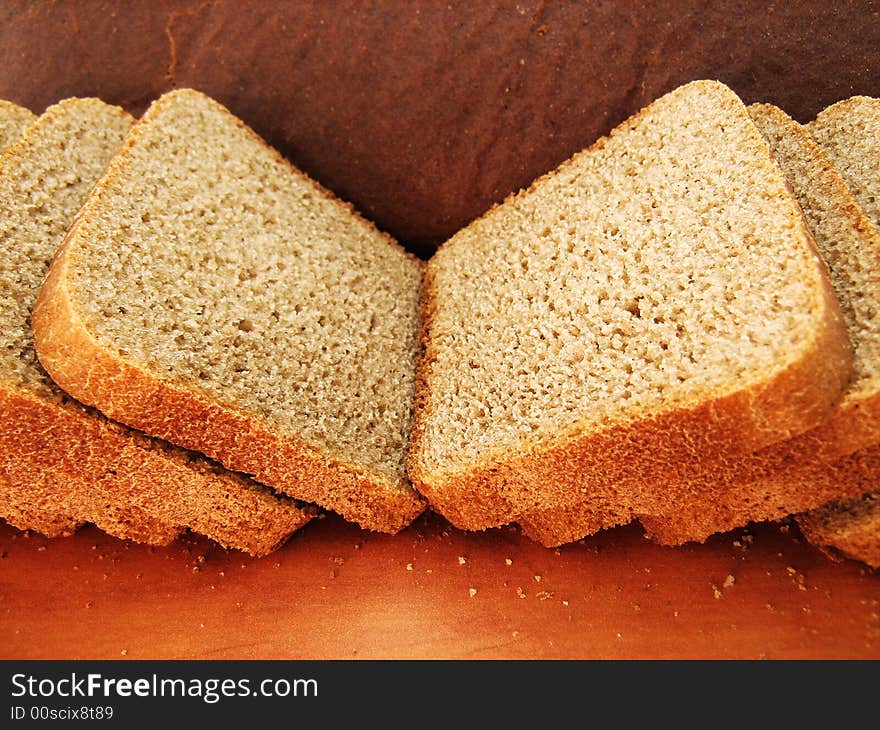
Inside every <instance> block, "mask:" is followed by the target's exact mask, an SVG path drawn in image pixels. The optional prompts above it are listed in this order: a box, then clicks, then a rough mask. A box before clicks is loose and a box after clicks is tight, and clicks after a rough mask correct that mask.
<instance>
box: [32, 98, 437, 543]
mask: <svg viewBox="0 0 880 730" xmlns="http://www.w3.org/2000/svg"><path fill="white" fill-rule="evenodd" d="M194 93H197V92H193V91H191V90H180V91H176V92H172V94H171V95H168V96H172V95H179V94H194ZM168 96H166V97H164V98H166V99H167V98H168ZM159 103H161V102H159ZM237 123H238V124H239V125H240V128H242V129H244V130H247V131H248V133H249V134H251V135H253V137H254V138H256V139H257V140H259V142H260V143H261V144H263V145H265V142H263V140H261V139H260V138H259V137H258V136H257V135H256V133H254V132H253V131H251V130H250V129H249V128H248V127H247V126H246V125H244V123H243V122H240V121H238V120H237ZM137 130H138V125H135V127H134V129H133V131H132V134H131V135H130V136H129V138H128V142H127V146H131V145H132V144H134V143H135V142H136V139H137ZM273 154H274V155H275V156H276V157H277V159H278V160H281V161H282V162H284V164H285V165H286V166H287V167H288V168H289V169H290V170H291V171H293V172H294V173H295V174H301V173H296V171H295V170H294V168H293V167H292V166H291V165H290V163H289V162H286V161H284V160H283V158H281V156H280V155H279V154H278V153H277V152H275V151H274V150H273ZM125 165H126V156H125V149H123V151H122V152H121V153H120V154H119V155H117V157H116V158H114V160H112V161H111V163H110V165H109V166H108V168H107V171H106V173H105V175H104V176H103V177H102V179H101V180H99V181H98V183H97V184H96V185H95V188H94V190H93V191H92V194H91V196H90V199H94V198H96V197H98V196H100V194H101V191H102V190H104V189H105V188H107V187H108V185H109V184H111V183H112V181H113V180H114V179H115V177H116V176H118V175H120V174H122V173H124V170H125ZM327 194H328V195H330V193H329V192H327ZM331 197H332V196H331ZM332 199H333V200H334V201H335V202H336V203H337V204H338V205H340V206H343V207H344V208H345V209H346V210H347V211H349V212H353V209H352V208H351V207H350V206H348V205H346V204H345V203H342V202H341V201H338V199H336V198H335V197H333V198H332ZM88 212H89V205H88V202H87V203H86V205H85V206H84V207H83V210H82V211H81V212H80V215H79V216H77V218H76V220H75V221H74V223H73V225H72V226H71V228H70V230H69V231H68V234H67V237H66V238H65V240H64V242H63V243H62V245H61V247H60V248H59V250H58V252H57V254H56V255H55V258H54V259H53V262H52V265H51V267H50V270H49V274H48V276H47V277H46V280H45V282H44V284H43V286H42V288H41V289H40V292H39V295H38V297H37V302H36V305H35V307H34V313H33V319H32V322H33V328H34V336H35V341H36V348H37V353H38V355H39V357H40V362H41V363H42V364H43V366H44V367H45V368H46V370H47V372H49V374H50V375H51V376H52V378H53V379H54V380H55V381H56V382H57V383H58V384H59V385H60V386H61V387H62V388H63V389H64V390H66V391H68V392H69V393H71V394H72V395H74V396H75V397H76V398H78V399H79V400H80V401H82V402H83V403H86V404H88V405H92V406H94V407H96V408H98V409H99V410H101V411H102V412H103V413H104V414H106V415H107V416H108V417H110V418H112V419H114V420H117V421H120V422H122V423H126V424H127V425H129V426H132V427H134V428H137V429H139V430H142V431H145V432H146V433H149V434H151V435H153V436H157V437H159V438H162V439H165V440H167V441H170V442H172V443H175V444H178V445H180V446H182V447H183V448H186V449H190V450H192V451H198V452H201V453H203V454H206V455H208V456H209V457H211V458H213V459H216V460H217V461H219V462H220V463H222V464H223V465H224V466H226V467H227V468H229V469H232V470H233V471H239V472H244V473H247V474H250V475H253V477H254V478H255V479H256V480H257V481H259V482H261V483H264V484H268V485H271V486H272V487H274V488H277V489H279V490H281V491H283V492H285V493H286V494H288V495H290V496H292V497H295V498H296V499H301V500H304V501H307V502H315V503H318V504H320V505H322V506H324V507H326V508H328V509H331V510H334V511H336V512H338V513H339V514H341V515H342V516H343V517H345V518H346V519H347V520H350V521H353V522H357V523H358V524H360V525H361V526H362V527H364V528H367V529H371V530H377V531H380V532H387V533H392V534H393V533H396V532H398V531H400V530H401V529H403V528H404V527H406V526H407V525H409V524H410V523H411V522H412V521H413V520H414V519H415V518H416V517H417V516H418V515H419V514H421V513H422V512H423V511H424V509H425V506H426V503H425V501H424V500H423V499H422V498H421V496H420V495H418V494H417V493H416V492H415V491H414V490H413V489H412V488H411V487H410V486H409V484H405V483H404V484H393V483H389V482H388V481H386V480H383V479H382V478H381V477H378V476H374V475H371V474H368V473H366V471H365V470H363V469H360V468H357V467H354V466H352V465H349V464H346V463H344V462H343V460H342V459H341V458H335V457H334V456H332V455H330V454H323V453H319V452H318V451H316V450H315V449H313V448H311V447H309V446H307V445H306V444H304V443H302V442H301V441H299V440H298V439H296V438H295V437H293V436H291V435H290V434H286V433H282V432H281V431H280V430H279V429H277V428H276V427H274V425H273V424H271V423H269V422H268V421H264V420H261V419H259V418H256V417H254V416H252V415H250V414H246V413H243V412H241V411H240V410H238V409H236V408H235V407H234V406H232V405H230V404H226V403H221V402H216V401H214V400H212V399H211V398H209V397H208V396H207V395H205V394H202V393H200V392H196V391H195V390H187V389H186V388H184V387H180V386H177V385H175V384H171V383H168V382H165V381H163V380H162V379H160V378H159V377H158V376H156V375H155V374H153V373H151V372H149V371H148V370H147V369H146V368H144V367H141V366H140V365H138V364H136V363H131V362H128V361H126V360H124V359H123V358H122V357H120V356H118V354H116V353H115V352H112V351H111V350H110V349H108V348H107V347H105V346H103V344H102V343H101V342H99V341H98V340H96V339H95V338H94V337H93V336H92V334H91V333H90V332H89V331H88V329H87V328H86V326H85V324H84V322H83V321H82V319H81V318H80V317H79V316H78V314H77V312H76V311H75V309H74V306H73V303H72V300H71V296H70V293H69V291H68V288H67V272H68V267H69V265H70V255H71V251H72V249H73V248H74V247H76V246H77V245H79V243H80V236H81V229H82V228H83V227H84V225H85V224H86V223H87V222H88ZM388 241H389V243H392V244H393V245H394V246H397V247H399V246H398V244H397V243H396V242H393V241H392V239H390V238H388ZM400 250H401V251H402V250H403V249H400ZM407 255H408V256H410V257H411V258H412V259H413V260H415V259H414V257H412V255H411V254H407Z"/></svg>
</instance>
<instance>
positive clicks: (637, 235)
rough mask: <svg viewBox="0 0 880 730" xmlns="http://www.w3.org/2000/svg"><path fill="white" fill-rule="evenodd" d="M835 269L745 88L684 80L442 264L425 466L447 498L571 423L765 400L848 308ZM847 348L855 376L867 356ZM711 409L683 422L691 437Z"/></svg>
mask: <svg viewBox="0 0 880 730" xmlns="http://www.w3.org/2000/svg"><path fill="white" fill-rule="evenodd" d="M826 276H827V272H826V271H825V269H824V266H823V265H822V264H821V262H820V261H819V259H818V257H817V256H816V254H815V251H814V249H813V244H812V241H811V240H810V237H809V235H808V234H807V232H806V229H805V226H804V224H803V218H802V214H801V212H800V210H799V208H798V206H797V204H796V202H795V201H794V200H793V198H792V197H791V195H790V193H789V191H788V188H787V184H786V181H785V179H784V177H783V175H782V173H781V171H780V170H779V167H778V166H777V165H776V164H775V162H773V160H772V158H771V155H770V153H769V149H768V147H767V143H766V141H765V140H764V139H763V137H762V136H761V135H760V133H759V132H758V130H757V129H756V128H755V126H754V124H753V123H752V121H751V120H750V119H749V117H748V114H747V112H746V110H745V107H744V106H743V105H742V103H741V102H740V101H739V99H738V98H737V97H736V96H735V95H734V94H733V92H731V91H730V90H729V89H727V88H726V87H724V86H723V85H721V84H717V83H714V82H694V83H692V84H688V85H686V86H684V87H681V88H679V89H677V90H676V91H674V92H671V93H670V94H668V95H666V96H664V97H662V98H661V99H659V100H657V101H656V102H654V103H653V104H652V105H650V106H649V107H647V108H646V109H645V110H643V111H642V112H641V113H640V114H639V115H636V117H634V118H633V119H631V120H629V121H628V122H626V123H624V124H623V125H621V126H620V127H619V128H618V129H617V130H615V131H614V132H613V133H612V134H611V136H610V137H609V138H606V139H603V140H600V141H599V142H598V143H597V144H596V145H594V147H593V148H591V149H589V150H587V151H585V152H583V153H580V154H578V155H575V156H574V157H573V158H572V159H571V160H569V161H568V162H566V163H564V164H563V165H562V166H561V167H560V168H558V169H557V170H556V171H554V172H553V173H551V174H549V175H547V176H545V177H543V178H541V179H540V180H538V181H536V183H534V184H533V185H532V186H531V187H530V188H529V189H528V190H526V191H524V192H522V193H520V194H518V195H516V196H514V197H511V198H510V199H508V200H507V201H506V202H505V203H504V204H502V205H500V206H498V207H496V208H494V209H493V210H491V211H490V212H489V213H487V214H486V215H485V216H484V217H483V218H481V219H479V220H477V221H475V222H474V223H473V224H471V225H470V226H468V227H467V228H466V229H464V230H463V231H461V232H460V233H459V234H457V235H456V236H454V237H453V238H452V239H451V240H450V241H449V242H447V243H446V244H445V245H444V246H443V247H441V249H440V251H439V252H438V253H437V254H436V256H435V257H434V259H433V260H432V261H431V262H430V263H429V267H428V282H429V283H428V285H427V286H428V287H429V291H428V297H429V298H428V302H427V305H426V306H427V310H428V311H427V314H428V321H429V327H428V329H427V332H426V334H425V355H424V358H423V362H422V370H421V372H420V382H421V383H422V385H423V387H421V388H420V393H419V409H418V415H417V426H416V437H417V438H416V444H417V445H416V446H414V454H413V457H412V467H413V472H414V473H416V474H418V476H419V480H418V481H419V482H420V483H424V484H425V485H429V484H430V485H433V487H431V488H429V490H431V489H432V490H433V491H430V494H429V496H430V497H432V498H434V497H435V496H436V494H437V493H439V492H441V491H442V486H443V481H444V479H446V478H448V477H454V476H456V475H459V476H460V475H467V474H469V473H476V472H479V473H480V474H482V475H484V476H485V478H486V480H485V481H484V482H482V484H483V485H484V486H485V484H491V483H492V476H491V474H492V472H493V470H494V469H495V467H496V466H497V465H499V464H504V463H505V462H507V461H508V460H509V459H510V458H511V457H513V456H517V455H519V456H524V458H529V456H530V455H533V456H534V460H535V461H540V458H541V452H542V450H543V449H546V448H548V447H549V446H551V445H553V444H558V443H564V441H565V439H566V438H568V437H576V436H578V435H581V434H590V433H598V432H602V431H603V430H607V429H610V428H611V427H619V426H623V427H628V426H631V425H632V424H637V423H639V422H647V421H649V420H650V419H652V418H653V417H655V416H658V415H662V414H664V413H670V412H673V411H676V410H678V409H682V410H687V409H688V408H693V407H698V406H700V405H705V404H707V403H710V402H713V401H720V400H721V399H722V398H724V397H725V396H728V395H730V394H733V393H743V392H748V391H750V390H753V392H754V394H755V396H756V399H755V401H754V406H755V407H756V408H758V409H760V405H761V404H760V397H761V396H760V392H761V388H762V387H763V386H764V385H765V384H766V383H768V382H769V381H771V380H772V379H773V378H774V377H775V376H777V375H779V374H780V373H783V372H785V371H786V370H787V369H788V368H790V367H791V366H792V365H793V363H795V362H797V361H798V360H799V359H800V358H803V357H804V353H806V352H809V351H810V350H811V348H813V349H815V347H816V341H817V332H818V331H820V330H821V328H822V327H825V326H826V324H827V322H828V321H829V320H834V319H835V317H837V318H839V316H840V315H839V312H836V310H834V311H832V308H833V307H836V305H834V304H833V303H830V302H831V300H832V299H833V297H830V296H829V294H828V285H827V279H826ZM835 312H836V313H835ZM838 324H839V322H838ZM835 326H837V325H832V328H833V327H835ZM832 339H834V338H832ZM844 339H845V337H843V338H842V339H841V338H838V339H837V340H834V341H835V343H838V340H840V342H843V340H844ZM838 349H840V350H841V352H842V351H843V349H848V345H843V346H842V348H838ZM831 356H832V358H836V361H835V362H836V363H838V364H836V365H835V367H836V368H837V369H838V370H839V372H838V373H837V375H836V376H834V377H833V378H831V380H835V379H836V380H835V383H836V381H837V380H839V381H841V385H840V387H842V382H844V381H845V379H846V376H847V375H848V372H847V370H848V365H847V364H845V358H842V357H841V356H840V352H834V353H831ZM846 357H847V358H848V357H849V355H846ZM829 382H830V381H829ZM834 387H837V385H836V384H835V385H834V386H832V388H831V389H833V388H834ZM836 392H837V393H838V394H839V388H838V390H837V391H836ZM789 395H791V394H789ZM826 396H827V394H826ZM832 397H833V396H832ZM828 406H830V403H825V407H826V408H827V407H828ZM756 420H760V417H757V418H756ZM814 420H818V419H814ZM709 423H710V421H709V420H706V421H704V423H703V426H702V427H701V426H700V425H699V424H698V425H697V427H696V428H695V429H694V430H693V432H692V433H690V434H678V436H679V437H680V440H681V442H682V443H683V444H685V448H686V443H687V441H688V438H691V437H692V438H693V439H694V441H695V442H700V443H702V442H701V441H700V438H701V433H699V432H698V431H700V430H701V428H702V430H706V429H705V427H706V426H708V425H709ZM693 425H694V424H692V426H693ZM747 425H748V428H757V429H760V424H756V423H751V424H747ZM810 425H812V424H810ZM783 435H784V429H782V430H781V432H780V433H779V434H778V435H777V436H776V438H780V437H782V436H783ZM622 438H626V436H625V435H624V436H622ZM683 452H684V449H682V453H683ZM674 456H675V455H670V454H669V453H668V452H663V453H662V454H661V455H660V456H659V457H658V458H660V459H667V458H668V459H673V462H674V460H675V459H674V458H673V457H674ZM652 458H655V457H654V456H652V455H651V454H650V453H642V454H640V455H639V459H640V460H647V461H650V460H651V459H652ZM673 462H670V463H673ZM598 463H600V464H601V458H600V459H599V462H598ZM571 466H572V465H571V464H566V465H565V467H561V468H565V469H568V468H570V467H571ZM661 466H662V465H661ZM549 468H550V467H549V466H548V469H549ZM574 468H575V469H577V468H578V467H577V465H574ZM599 468H600V469H601V466H600V467H599ZM548 473H550V472H549V471H548ZM463 478H464V477H463ZM504 479H505V481H506V484H505V487H506V488H511V487H510V482H511V480H512V481H514V482H515V481H516V477H515V476H511V475H509V474H508V475H506V476H505V477H504ZM572 481H573V482H574V481H577V477H576V476H575V477H573V478H572ZM607 486H608V492H609V493H610V492H612V491H613V485H607ZM514 488H515V487H514ZM605 496H606V497H608V499H610V501H611V502H613V501H614V495H609V494H606V495H605ZM609 509H612V510H613V508H609Z"/></svg>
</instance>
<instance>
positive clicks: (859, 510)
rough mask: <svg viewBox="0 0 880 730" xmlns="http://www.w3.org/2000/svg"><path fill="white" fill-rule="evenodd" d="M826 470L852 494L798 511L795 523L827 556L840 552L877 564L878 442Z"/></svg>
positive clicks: (879, 550) (879, 561) (879, 555)
mask: <svg viewBox="0 0 880 730" xmlns="http://www.w3.org/2000/svg"><path fill="white" fill-rule="evenodd" d="M828 472H829V474H830V475H833V478H835V479H837V480H839V481H843V482H846V483H848V484H849V485H850V490H849V491H850V493H851V494H852V495H853V496H852V497H850V498H845V499H838V500H835V501H834V502H831V503H829V504H827V505H824V506H823V507H820V508H818V509H814V510H810V511H808V512H804V513H802V514H799V515H798V516H797V524H798V527H800V529H801V532H802V533H803V535H804V537H806V538H807V540H809V541H810V542H811V543H813V544H814V545H816V546H817V547H818V548H819V549H821V550H822V551H823V552H825V553H826V554H828V555H829V556H830V557H832V558H834V559H839V558H840V557H841V556H843V557H847V558H852V559H854V560H860V561H861V562H863V563H867V564H868V565H870V566H871V567H872V568H880V492H877V491H874V490H876V488H877V484H878V475H880V446H874V447H872V448H870V449H864V450H862V451H859V452H858V453H856V454H853V455H852V456H850V457H849V458H847V459H844V460H842V461H840V462H838V463H837V464H834V465H833V466H832V467H830V468H829V469H828ZM866 490H871V491H870V492H869V493H865V492H866Z"/></svg>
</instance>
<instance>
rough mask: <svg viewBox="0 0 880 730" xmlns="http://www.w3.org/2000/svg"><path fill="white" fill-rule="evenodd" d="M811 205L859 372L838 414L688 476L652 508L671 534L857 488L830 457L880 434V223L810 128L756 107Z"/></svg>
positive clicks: (720, 525) (780, 511)
mask: <svg viewBox="0 0 880 730" xmlns="http://www.w3.org/2000/svg"><path fill="white" fill-rule="evenodd" d="M749 112H750V113H751V115H752V118H753V119H754V120H755V122H756V124H757V125H758V127H759V128H760V129H761V131H762V132H763V133H764V135H765V136H766V137H767V139H768V141H769V143H770V146H771V148H772V149H773V152H774V154H775V156H776V159H777V160H778V161H779V163H780V165H781V167H782V170H783V171H784V172H785V174H786V176H787V177H788V180H789V182H790V183H791V186H792V189H793V190H794V193H795V195H796V197H797V199H798V201H799V203H800V205H801V207H802V208H803V211H804V215H805V217H806V220H807V224H808V226H809V228H810V230H811V231H812V233H813V235H814V238H815V240H816V242H817V244H818V246H819V251H820V252H821V254H822V255H823V256H824V258H825V260H826V261H827V263H828V265H829V268H830V269H831V281H832V283H833V285H834V289H835V291H836V293H837V296H838V299H839V300H840V302H841V305H842V309H843V313H844V317H845V319H846V323H847V329H848V330H849V335H850V339H851V340H852V343H853V348H854V358H853V376H852V379H851V380H850V383H849V386H848V388H847V391H846V393H845V395H844V397H843V399H842V400H841V401H840V403H839V404H838V405H837V407H836V408H835V410H834V412H833V413H832V414H831V416H830V417H829V419H828V420H827V421H826V422H824V423H823V424H821V425H820V426H818V427H816V428H815V429H813V430H811V431H809V432H807V433H804V434H802V435H800V436H799V437H796V438H794V439H791V440H789V441H787V442H783V443H779V444H775V445H773V446H771V447H768V448H767V449H764V450H762V451H760V452H758V453H756V454H753V455H750V456H747V457H745V458H743V459H741V460H739V461H736V462H733V463H729V464H724V465H722V466H720V467H719V466H716V467H713V468H712V469H711V470H709V471H707V473H706V474H704V475H703V476H702V477H701V478H700V479H695V480H693V481H692V482H690V483H688V484H687V485H686V490H684V492H683V494H682V496H681V497H680V498H679V499H677V500H676V507H675V510H674V512H672V513H669V514H665V515H664V514H659V515H652V516H643V517H642V524H643V525H644V526H645V528H646V530H647V532H648V535H649V536H650V537H652V538H654V539H656V540H658V541H660V542H663V543H665V544H679V543H681V542H685V541H688V540H698V541H702V540H705V539H706V537H708V536H709V535H711V534H713V533H715V532H721V531H724V530H728V529H731V528H733V527H736V526H739V525H744V524H746V523H747V522H749V521H760V520H769V519H778V518H781V517H784V516H786V515H788V514H791V513H793V512H801V511H804V510H808V509H812V508H814V507H818V506H819V505H821V504H823V503H824V502H827V501H829V500H831V499H837V498H840V497H845V496H847V495H852V494H854V493H858V487H857V486H855V485H853V484H850V483H847V482H846V481H840V480H839V479H837V478H833V479H829V478H828V474H827V473H826V470H827V466H828V464H830V463H832V462H835V461H838V460H840V459H841V458H843V457H845V456H847V455H849V454H851V453H853V452H855V451H858V450H859V449H863V448H865V447H867V446H871V445H873V444H877V443H880V229H878V228H877V226H875V225H874V223H873V222H872V221H871V220H870V219H869V218H868V217H867V216H866V215H865V214H864V212H863V211H862V210H861V208H860V207H859V205H858V203H857V202H856V200H855V199H854V197H853V195H852V193H851V192H850V190H849V188H848V187H847V185H846V183H844V181H843V180H842V179H841V177H840V175H838V173H837V171H836V170H835V169H834V167H833V166H832V165H831V163H830V162H829V161H828V160H827V159H826V158H825V156H824V155H823V154H822V152H821V150H820V149H819V147H818V146H817V145H816V143H815V141H814V140H813V139H812V137H811V136H810V134H809V132H808V131H807V130H806V129H805V128H804V127H802V126H801V125H800V124H798V123H797V122H795V121H794V120H792V119H791V118H789V117H788V116H787V115H786V114H785V113H784V112H783V111H782V110H780V109H778V108H776V107H774V106H772V105H769V104H758V105H754V106H751V107H749Z"/></svg>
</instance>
